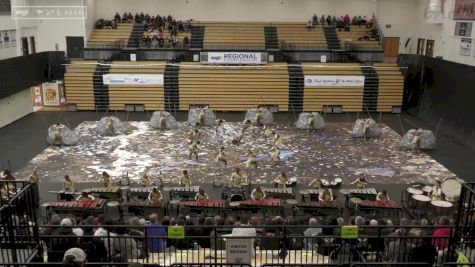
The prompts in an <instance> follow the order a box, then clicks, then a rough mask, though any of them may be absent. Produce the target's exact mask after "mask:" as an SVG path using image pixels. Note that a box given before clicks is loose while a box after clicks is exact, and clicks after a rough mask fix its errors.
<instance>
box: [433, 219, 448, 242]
mask: <svg viewBox="0 0 475 267" xmlns="http://www.w3.org/2000/svg"><path fill="white" fill-rule="evenodd" d="M449 224H450V219H449V218H448V217H447V216H441V217H440V219H439V223H438V225H439V226H441V227H440V228H437V229H435V231H434V234H433V235H432V245H434V246H435V247H436V248H437V250H445V249H446V248H447V247H448V245H449V237H450V233H451V228H444V227H447V226H449Z"/></svg>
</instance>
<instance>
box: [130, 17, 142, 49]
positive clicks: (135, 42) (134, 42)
mask: <svg viewBox="0 0 475 267" xmlns="http://www.w3.org/2000/svg"><path fill="white" fill-rule="evenodd" d="M142 35H143V25H142V24H140V23H134V27H133V28H132V32H130V37H129V41H128V42H127V48H139V47H140V42H141V41H142Z"/></svg>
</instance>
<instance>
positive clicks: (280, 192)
mask: <svg viewBox="0 0 475 267" xmlns="http://www.w3.org/2000/svg"><path fill="white" fill-rule="evenodd" d="M262 190H263V191H264V192H265V193H266V195H267V197H268V198H280V199H283V200H285V199H289V198H294V193H293V191H292V188H291V187H287V188H262Z"/></svg>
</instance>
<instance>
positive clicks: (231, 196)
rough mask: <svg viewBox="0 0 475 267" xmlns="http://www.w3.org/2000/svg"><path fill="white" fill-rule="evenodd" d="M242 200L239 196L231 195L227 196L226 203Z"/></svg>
mask: <svg viewBox="0 0 475 267" xmlns="http://www.w3.org/2000/svg"><path fill="white" fill-rule="evenodd" d="M242 200H244V197H243V196H242V195H241V194H232V195H230V196H229V199H228V202H237V201H242Z"/></svg>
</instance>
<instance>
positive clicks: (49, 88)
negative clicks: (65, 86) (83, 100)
mask: <svg viewBox="0 0 475 267" xmlns="http://www.w3.org/2000/svg"><path fill="white" fill-rule="evenodd" d="M41 87H42V89H43V104H44V105H45V106H48V107H59V90H58V84H57V83H43V84H42V85H41Z"/></svg>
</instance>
